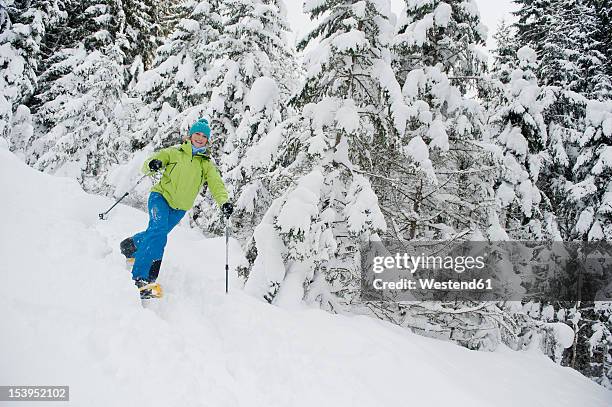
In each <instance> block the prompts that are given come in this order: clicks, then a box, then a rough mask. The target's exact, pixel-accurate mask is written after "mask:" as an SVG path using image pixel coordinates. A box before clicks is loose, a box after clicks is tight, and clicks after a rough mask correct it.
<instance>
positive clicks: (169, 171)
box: [120, 119, 233, 298]
mask: <svg viewBox="0 0 612 407" xmlns="http://www.w3.org/2000/svg"><path fill="white" fill-rule="evenodd" d="M210 138H211V137H210V127H209V125H208V121H207V120H206V119H200V120H198V121H197V122H195V123H194V124H193V125H192V126H191V128H190V129H189V138H187V139H186V140H185V142H184V143H183V144H182V145H180V146H174V147H169V148H165V149H163V150H160V151H158V152H157V153H155V154H154V155H153V156H151V157H149V158H148V159H147V160H146V161H145V163H144V165H143V167H142V171H143V172H144V173H145V174H151V173H153V172H156V171H159V170H163V175H162V178H161V180H160V181H159V182H158V183H157V184H156V185H155V186H153V188H152V189H151V194H150V195H149V201H148V208H149V225H148V227H147V230H145V231H144V232H140V233H137V234H135V235H134V236H132V237H128V238H127V239H125V240H123V241H122V242H121V245H120V246H121V252H122V253H123V254H124V255H125V256H126V257H127V258H128V260H130V259H131V258H133V259H134V266H133V268H132V279H133V280H134V281H135V283H136V286H137V287H138V289H139V290H140V295H141V297H142V298H151V297H161V295H162V291H161V287H160V286H159V284H157V283H156V282H155V280H156V279H157V276H158V275H159V270H160V267H161V262H162V257H163V255H164V248H165V247H166V242H167V238H168V233H170V231H171V230H172V229H173V228H174V227H175V226H176V225H177V224H178V223H179V222H180V220H181V219H182V218H183V216H184V215H185V212H187V211H188V210H189V209H191V208H192V207H193V203H194V202H195V198H196V196H197V195H198V194H199V193H200V190H201V188H202V186H203V185H204V184H205V183H206V184H207V185H208V188H209V190H210V192H211V194H212V196H213V198H214V200H215V201H216V202H217V204H218V205H219V206H220V207H221V210H222V211H223V214H224V215H225V216H226V217H227V218H229V216H230V215H231V214H232V212H233V206H232V204H231V203H230V202H228V196H227V191H226V190H225V185H224V184H223V180H222V179H221V176H220V175H219V171H218V170H217V168H216V167H215V165H214V164H213V163H212V162H211V161H210V156H209V155H208V144H209V143H210Z"/></svg>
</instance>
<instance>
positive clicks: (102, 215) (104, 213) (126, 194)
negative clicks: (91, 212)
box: [98, 174, 149, 220]
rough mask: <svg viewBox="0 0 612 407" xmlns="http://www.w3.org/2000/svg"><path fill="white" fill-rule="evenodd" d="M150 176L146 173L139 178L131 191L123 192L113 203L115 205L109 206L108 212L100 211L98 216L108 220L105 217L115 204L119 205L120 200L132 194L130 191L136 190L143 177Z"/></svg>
mask: <svg viewBox="0 0 612 407" xmlns="http://www.w3.org/2000/svg"><path fill="white" fill-rule="evenodd" d="M148 176H149V175H148V174H145V175H143V176H142V177H140V179H139V180H138V182H136V184H134V186H133V187H132V188H131V189H130V190H129V191H127V192H126V193H125V194H123V196H122V197H121V198H119V200H118V201H117V202H115V203H114V204H113V206H111V207H110V208H108V210H107V211H106V212H103V213H99V214H98V217H99V218H100V219H101V220H106V219H104V216H106V215H108V213H109V212H110V211H111V210H112V209H113V208H114V207H115V206H116V205H117V204H118V203H119V202H121V201H122V200H123V198H125V197H126V196H128V195H129V194H130V192H132V191H133V190H134V189H135V188H136V187H137V186H138V184H140V181H142V180H143V179H145V178H146V177H148Z"/></svg>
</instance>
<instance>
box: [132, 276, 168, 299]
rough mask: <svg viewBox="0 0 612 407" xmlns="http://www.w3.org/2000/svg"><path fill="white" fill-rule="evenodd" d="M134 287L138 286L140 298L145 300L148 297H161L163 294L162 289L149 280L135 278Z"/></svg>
mask: <svg viewBox="0 0 612 407" xmlns="http://www.w3.org/2000/svg"><path fill="white" fill-rule="evenodd" d="M135 283H136V287H138V291H139V292H140V298H141V299H143V300H147V299H150V298H161V297H163V296H164V291H163V290H162V288H161V285H159V284H158V283H156V282H154V281H153V282H151V281H147V280H135Z"/></svg>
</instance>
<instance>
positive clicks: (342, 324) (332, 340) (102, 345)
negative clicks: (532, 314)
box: [0, 149, 612, 407]
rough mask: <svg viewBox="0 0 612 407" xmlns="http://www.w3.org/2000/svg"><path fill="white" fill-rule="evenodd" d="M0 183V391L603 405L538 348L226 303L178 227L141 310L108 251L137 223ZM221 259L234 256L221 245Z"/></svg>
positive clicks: (326, 402) (191, 399)
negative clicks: (157, 286) (152, 294)
mask: <svg viewBox="0 0 612 407" xmlns="http://www.w3.org/2000/svg"><path fill="white" fill-rule="evenodd" d="M0 174H1V175H0V187H1V188H2V190H3V191H4V194H3V199H2V210H1V211H0V224H1V225H2V227H1V231H0V258H1V259H2V263H1V264H0V276H1V281H0V282H1V284H0V321H2V323H3V327H2V335H0V366H1V368H0V384H3V385H8V384H13V385H69V386H70V402H66V403H61V402H57V403H54V405H58V406H62V405H70V406H144V405H146V406H266V407H269V406H313V405H318V406H383V405H418V406H446V405H449V406H450V405H452V406H470V407H480V406H482V407H488V406H493V405H494V406H496V407H503V406H551V407H552V406H554V407H562V406H568V407H569V406H576V407H578V406H580V407H583V406H589V407H596V406H602V407H603V406H610V405H612V392H609V391H606V390H605V389H603V388H602V387H599V386H597V385H596V384H594V383H592V382H591V381H590V380H588V379H586V378H585V377H583V376H581V375H580V374H579V373H578V372H576V371H574V370H572V369H569V368H563V367H560V366H557V365H555V364H554V363H553V362H551V361H550V360H549V359H548V358H546V357H545V356H543V355H541V354H540V353H538V352H514V351H512V350H509V349H507V348H505V347H503V346H502V347H500V349H499V350H498V351H496V352H493V353H487V352H474V351H469V350H467V349H463V348H461V347H459V346H456V345H454V344H451V343H446V342H442V341H436V340H433V339H428V338H423V337H420V336H417V335H414V334H411V333H410V332H408V331H407V330H405V329H402V328H399V327H396V326H393V325H391V324H388V323H384V322H382V321H378V320H374V319H371V318H367V317H363V316H337V315H331V314H328V313H326V312H324V311H320V310H317V309H311V308H305V307H304V308H299V309H282V308H279V307H276V306H271V305H268V304H266V303H264V302H261V301H259V300H257V299H255V298H253V297H250V296H248V295H246V294H245V293H244V292H243V291H241V290H240V283H239V282H238V281H237V280H235V279H230V294H229V295H226V294H225V293H224V284H225V275H224V273H225V272H224V261H225V244H224V243H225V242H224V239H223V238H213V239H205V238H204V237H203V236H202V235H201V234H200V233H199V232H197V231H196V230H190V229H187V228H184V227H181V226H179V227H177V229H175V230H174V231H173V232H172V233H171V235H170V237H169V243H168V246H167V248H166V255H165V257H164V263H163V265H162V271H161V273H160V278H159V280H158V281H159V282H160V283H161V285H162V286H163V288H164V291H165V297H164V298H162V299H161V300H158V301H155V300H154V301H149V302H147V303H146V304H145V305H144V306H141V304H140V300H139V299H138V295H137V291H136V288H135V287H134V286H133V284H132V282H131V279H130V275H129V273H128V272H127V271H126V269H125V267H124V259H123V256H122V255H121V254H120V252H119V242H120V241H121V239H123V238H125V237H126V236H129V235H131V234H134V233H136V232H138V231H140V230H142V229H144V228H145V227H146V222H147V216H146V214H145V213H144V212H141V211H138V210H136V209H132V208H129V207H126V206H121V205H119V206H118V207H116V208H115V209H114V210H113V212H111V215H110V217H109V219H108V220H106V221H100V220H98V219H97V214H98V213H99V212H102V211H104V210H105V209H106V208H108V207H109V206H110V205H111V204H112V201H111V200H110V199H108V198H104V197H100V196H94V195H88V194H86V193H84V192H83V191H82V190H81V189H80V187H79V186H78V184H77V183H76V182H75V181H73V180H70V179H68V178H59V177H52V176H49V175H44V174H41V173H38V172H36V171H34V170H33V169H30V168H28V167H26V166H25V165H24V164H23V163H21V162H20V161H19V160H18V159H17V158H15V156H13V155H12V154H11V153H9V152H8V151H6V150H2V149H0ZM230 253H231V255H230V258H231V260H230V263H232V262H239V261H242V256H243V255H242V252H241V249H240V246H239V244H238V242H236V241H235V240H232V241H231V245H230ZM230 265H231V264H230ZM31 404H32V405H36V406H38V405H39V404H40V403H31ZM3 405H9V404H8V403H3V402H0V406H3ZM19 405H20V406H23V407H26V406H27V405H28V403H26V402H22V403H20V404H19Z"/></svg>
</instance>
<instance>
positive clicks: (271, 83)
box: [194, 0, 299, 237]
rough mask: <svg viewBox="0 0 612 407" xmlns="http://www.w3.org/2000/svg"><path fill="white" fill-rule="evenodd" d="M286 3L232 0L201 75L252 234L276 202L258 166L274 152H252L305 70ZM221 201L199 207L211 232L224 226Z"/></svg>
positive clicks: (229, 176) (239, 213)
mask: <svg viewBox="0 0 612 407" xmlns="http://www.w3.org/2000/svg"><path fill="white" fill-rule="evenodd" d="M284 7H285V6H284V3H283V1H279V0H257V1H246V0H231V1H225V2H224V3H223V4H222V7H221V12H222V15H223V19H224V20H223V21H224V26H223V30H222V32H221V34H220V36H219V37H218V39H217V40H216V41H214V42H212V43H211V44H210V45H209V46H208V49H209V50H210V52H211V54H212V55H213V58H214V60H213V62H212V66H211V68H210V69H209V70H208V72H207V74H206V75H205V77H204V78H203V79H202V88H205V89H207V93H206V95H207V99H206V101H205V103H204V104H202V105H201V106H200V107H201V109H202V110H203V111H205V112H206V113H205V116H206V117H209V118H210V119H211V124H212V129H213V132H214V133H215V135H214V140H215V141H214V144H215V145H216V149H217V152H218V153H217V157H218V158H219V159H220V160H219V164H220V169H221V171H222V173H223V175H224V179H225V181H226V185H227V186H228V189H229V192H230V195H231V196H232V197H233V198H234V199H235V201H236V204H237V205H236V212H235V216H234V219H235V221H236V227H237V229H238V230H239V231H240V232H239V233H240V235H242V236H245V237H247V236H250V235H251V234H252V232H253V228H254V226H255V225H256V224H257V223H258V222H259V221H260V220H261V218H262V216H263V213H264V212H265V210H266V209H267V208H268V206H269V203H270V200H269V193H268V192H267V191H266V188H265V187H264V185H263V184H262V180H261V177H260V175H261V173H260V172H259V171H256V170H255V168H262V167H261V165H260V164H259V163H258V161H260V160H261V161H262V162H265V161H266V159H267V157H256V156H253V154H251V155H250V160H251V161H248V162H247V161H245V156H246V154H247V150H249V149H251V148H252V147H253V146H254V145H255V144H257V143H258V141H259V140H260V139H261V138H262V137H264V136H266V135H268V134H270V133H271V132H272V131H273V129H274V127H275V126H276V125H277V124H279V123H280V122H281V120H282V119H283V118H284V117H286V116H287V115H286V108H285V106H286V101H287V99H288V97H289V95H290V94H291V93H292V92H293V90H294V88H295V80H296V74H297V73H298V72H299V69H297V64H296V59H295V56H294V55H293V52H292V51H291V49H290V48H289V44H288V41H287V33H288V25H287V22H286V11H285V9H284ZM221 153H222V154H221ZM264 172H265V171H264ZM266 197H268V198H266ZM215 207H216V204H214V203H213V202H212V200H210V199H202V200H201V201H200V202H198V204H197V205H196V208H195V209H194V218H196V219H197V222H198V223H199V224H201V225H202V226H203V227H204V228H205V229H207V230H210V231H220V230H221V228H222V226H223V225H222V224H221V223H220V219H219V216H218V212H217V211H216V210H215Z"/></svg>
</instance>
